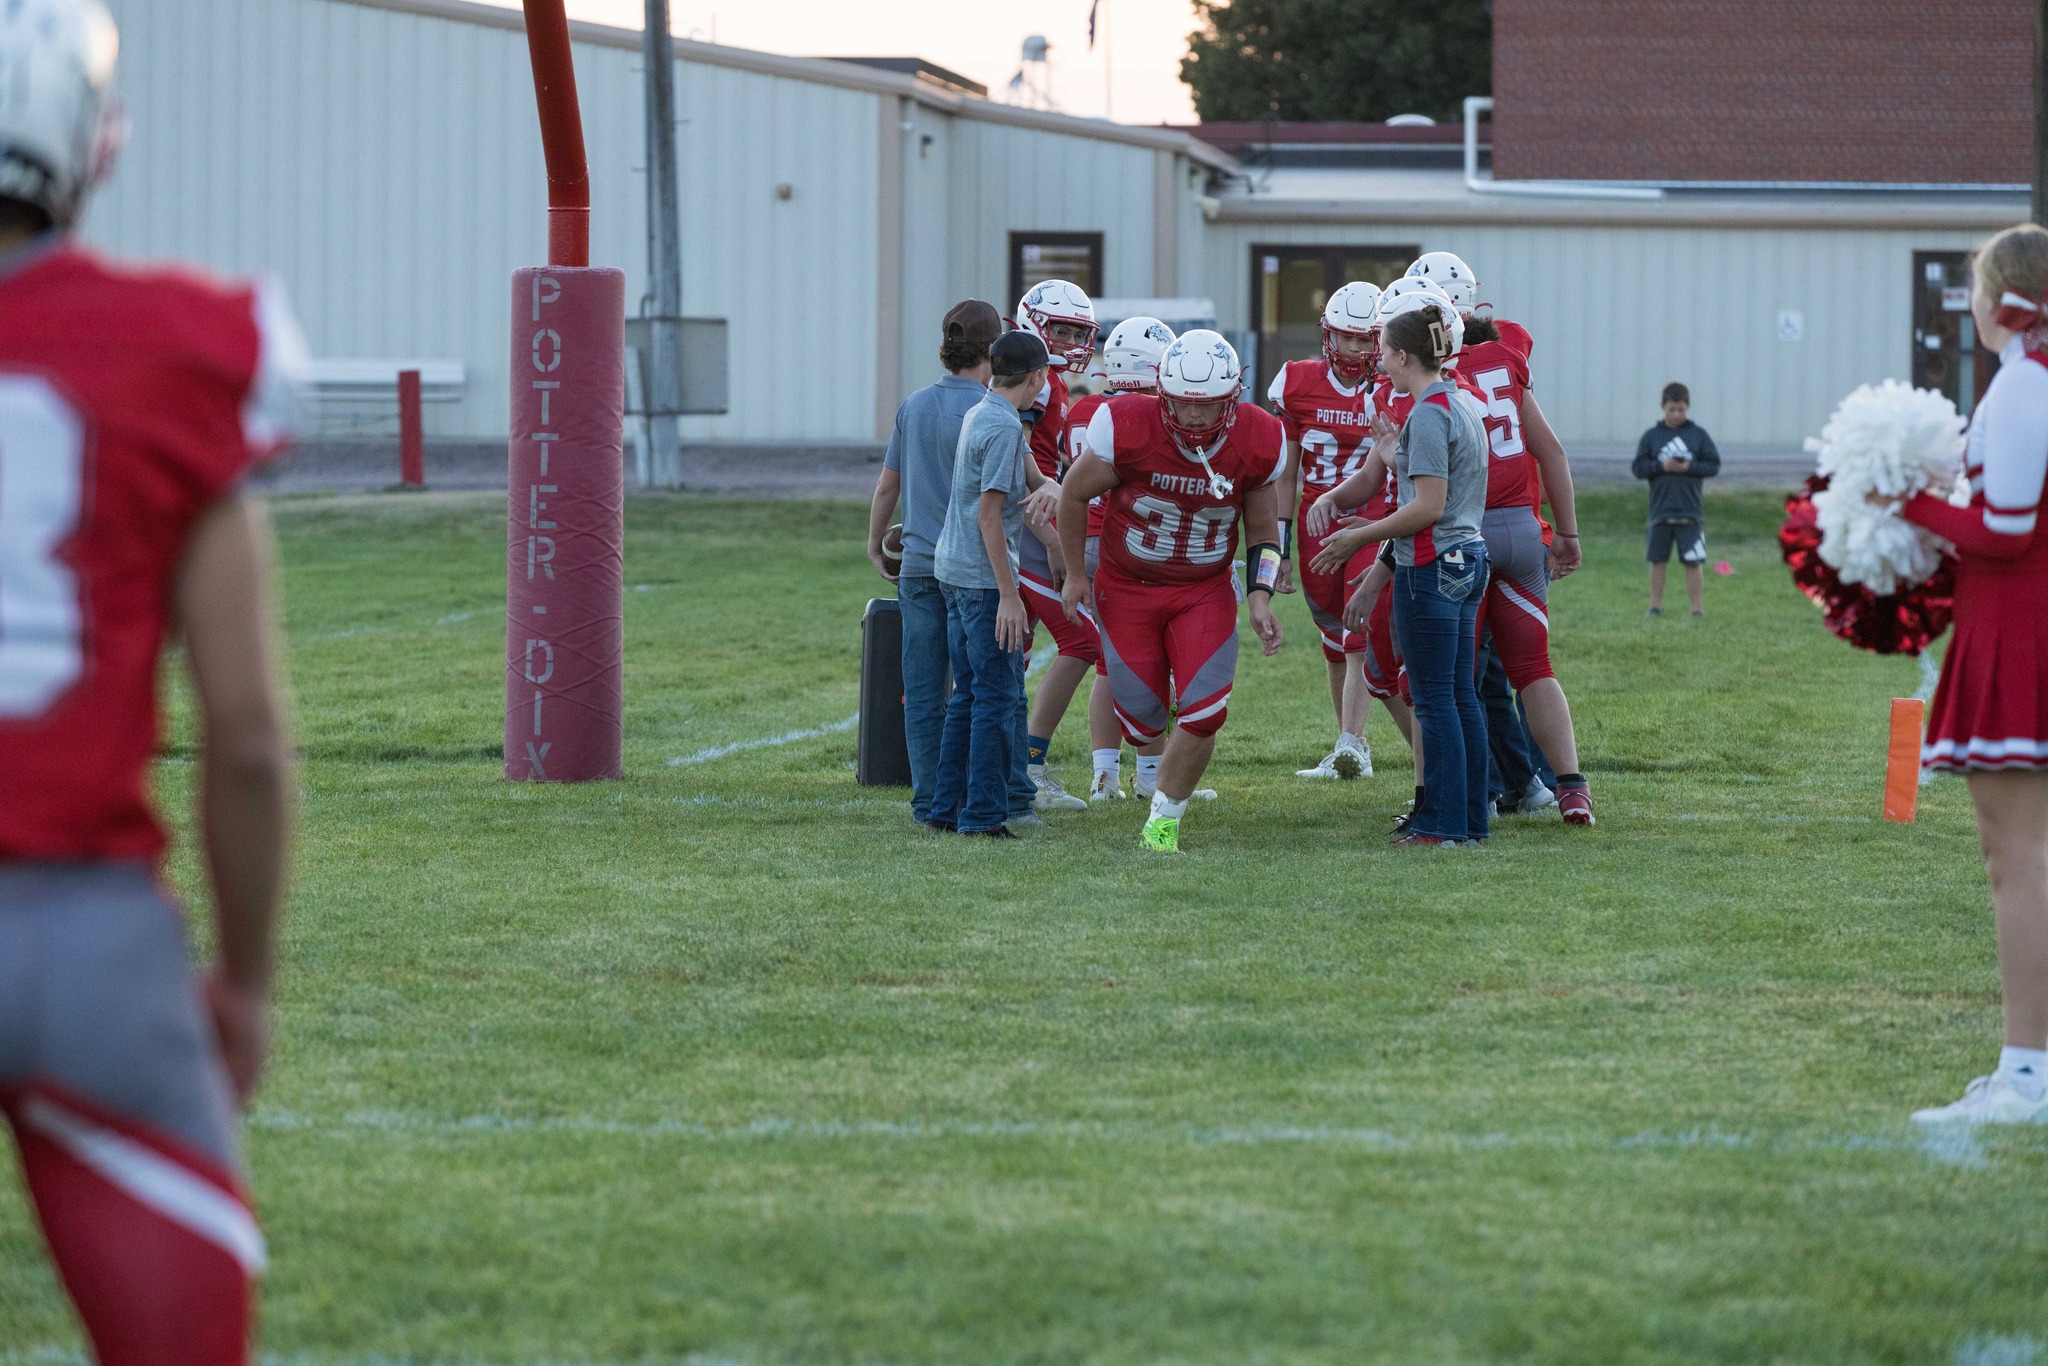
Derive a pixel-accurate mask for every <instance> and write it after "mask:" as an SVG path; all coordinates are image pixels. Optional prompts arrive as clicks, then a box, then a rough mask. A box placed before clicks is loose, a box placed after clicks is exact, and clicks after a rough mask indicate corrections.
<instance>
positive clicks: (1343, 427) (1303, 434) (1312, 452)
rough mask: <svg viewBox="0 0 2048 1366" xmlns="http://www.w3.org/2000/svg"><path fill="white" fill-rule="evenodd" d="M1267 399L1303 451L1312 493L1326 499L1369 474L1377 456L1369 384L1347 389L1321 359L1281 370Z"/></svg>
mask: <svg viewBox="0 0 2048 1366" xmlns="http://www.w3.org/2000/svg"><path fill="white" fill-rule="evenodd" d="M1266 398H1267V401H1268V402H1270V403H1271V404H1272V405H1273V411H1274V412H1275V413H1276V414H1278V415H1279V418H1280V426H1281V429H1282V430H1283V431H1284V432H1285V433H1286V435H1287V438H1288V440H1290V441H1293V442H1294V443H1295V444H1296V445H1298V446H1300V447H1301V481H1302V483H1303V484H1304V485H1306V487H1307V490H1312V491H1313V493H1327V492H1329V491H1330V490H1331V489H1333V488H1335V487H1337V485H1339V484H1341V483H1343V482H1344V481H1345V480H1346V479H1349V478H1350V477H1351V476H1352V475H1354V474H1356V473H1358V472H1359V471H1360V470H1362V469H1364V468H1365V458H1366V457H1367V456H1368V455H1370V454H1372V419H1373V412H1374V408H1373V401H1372V386H1371V385H1370V384H1363V383H1361V384H1360V385H1359V386H1358V387H1357V388H1356V389H1346V388H1345V387H1344V386H1343V385H1341V384H1339V383H1338V382H1337V377H1336V376H1335V375H1333V374H1331V373H1330V366H1329V363H1328V362H1327V361H1325V360H1324V359H1323V358H1322V357H1320V356H1317V357H1315V358H1314V359H1312V360H1291V361H1289V362H1287V364H1285V365H1283V366H1281V367H1280V369H1279V370H1278V371H1276V372H1275V373H1274V375H1273V384H1272V387H1271V388H1270V389H1268V390H1267V391H1266ZM1308 496H1311V495H1310V494H1308V493H1306V492H1305V494H1304V497H1308ZM1281 515H1282V516H1288V515H1291V514H1289V513H1282V514H1281Z"/></svg>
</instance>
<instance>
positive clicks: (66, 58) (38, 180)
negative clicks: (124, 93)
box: [0, 0, 122, 228]
mask: <svg viewBox="0 0 2048 1366" xmlns="http://www.w3.org/2000/svg"><path fill="white" fill-rule="evenodd" d="M119 49H120V36H119V34H118V32H117V31H116V30H115V28H114V20H113V17H112V16H111V15H109V14H108V13H107V9H106V6H105V5H103V4H101V3H100V0H5V3H0V198H4V199H18V200H20V201H22V202H23V203H26V204H31V205H33V206H35V207H36V208H38V209H41V210H42V211H43V212H44V213H46V214H48V215H49V216H50V221H51V223H52V224H53V225H54V226H56V227H60V228H67V227H70V226H71V225H72V224H73V223H75V222H77V221H78V218H79V215H80V213H82V212H83V210H84V208H85V200H86V196H87V195H88V194H89V193H91V191H92V187H93V186H94V185H95V184H97V183H98V182H99V181H100V180H101V179H103V178H104V177H105V176H106V173H107V172H108V171H109V170H111V169H112V168H113V163H114V153H115V152H116V151H117V150H118V149H119V146H120V141H121V132H122V123H121V115H120V109H119V106H118V105H117V104H116V102H115V101H114V99H113V96H112V88H113V81H114V60H115V57H116V56H117V55H118V53H119Z"/></svg>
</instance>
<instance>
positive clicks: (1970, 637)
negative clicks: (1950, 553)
mask: <svg viewBox="0 0 2048 1366" xmlns="http://www.w3.org/2000/svg"><path fill="white" fill-rule="evenodd" d="M1976 280H1977V283H1976V288H1975V291H1974V295H1973V297H1972V299H1971V311H1972V312H1973V313H1974V314H1975V315H1976V319H1977V328H1978V335H1979V336H1980V337H1982V338H1983V340H1984V343H1985V345H1987V346H1989V347H1992V348H1993V349H1995V350H1996V351H1997V352H1998V353H1999V355H1998V359H1999V370H1998V374H1997V376H1996V377H1995V378H1994V379H1993V380H1992V381H1991V387H1990V388H1989V389H1988V390H1987V391H1986V392H1985V394H1984V401H1983V402H1982V403H1981V404H1979V405H1978V407H1977V411H1976V413H1975V415H1974V416H1973V417H1972V418H1971V419H1970V432H1969V440H1968V452H1967V465H1968V470H1969V476H1970V493H1971V497H1970V505H1969V506H1968V507H1967V508H1958V507H1953V506H1951V505H1950V504H1948V503H1945V502H1943V501H1942V500H1940V499H1938V498H1934V497H1931V496H1929V495H1927V494H1925V493H1922V494H1918V495H1916V496H1915V497H1914V498H1913V499H1912V500H1911V501H1910V502H1908V503H1907V504H1906V505H1905V508H1904V513H1905V516H1906V519H1907V520H1908V521H1911V522H1913V523H1915V524H1917V525H1919V526H1923V527H1925V528H1927V529H1928V530H1929V531H1932V532H1934V533H1935V534H1936V535H1939V536H1943V537H1945V538H1947V539H1948V540H1950V541H1952V542H1954V543H1955V547H1956V549H1957V551H1958V552H1960V554H1961V557H1962V563H1961V565H1960V567H1959V569H1958V571H1957V574H1956V613H1955V636H1954V638H1953V639H1952V640H1951V641H1950V642H1949V648H1948V656H1947V658H1946V659H1945V660H1944V661H1943V662H1942V670H1941V685H1940V687H1938V688H1937V689H1936V690H1935V693H1934V708H1933V711H1932V713H1931V715H1930V716H1929V718H1928V723H1927V740H1926V744H1925V746H1924V747H1923V749H1922V750H1921V759H1920V761H1921V763H1922V764H1923V765H1924V766H1925V767H1927V768H1932V769H1940V770H1942V771H1944V772H1948V773H1961V774H1963V775H1964V776H1965V777H1967V778H1968V780H1969V783H1970V800H1971V802H1972V803H1973V804H1974V805H1975V806H1976V808H1977V832H1978V838H1979V842H1980V843H1981V844H1982V846H1983V849H1984V866H1985V868H1986V869H1987V870H1988V871H1989V873H1990V875H1991V900H1992V905H1993V906H1994V908H1995V910H1996V915H1997V922H1998V966H1999V975H2000V977H2001V979H2002V983H2003V987H2004V995H2005V1049H2004V1052H2003V1053H2002V1055H2001V1056H2000V1058H1999V1064H1998V1069H1997V1070H1996V1071H1995V1072H1993V1073H1991V1075H1989V1076H1985V1077H1979V1078H1977V1079H1976V1080H1975V1081H1973V1082H1971V1083H1970V1085H1969V1089H1968V1090H1966V1091H1965V1092H1964V1093H1963V1097H1962V1099H1961V1100H1958V1101H1956V1102H1955V1103H1954V1104H1952V1105H1945V1106H1942V1107H1941V1108H1939V1109H1934V1110H1921V1111H1919V1112H1917V1113H1916V1114H1915V1115H1914V1116H1913V1118H1914V1119H1916V1120H1918V1121H1920V1122H1921V1123H1923V1124H1941V1123H1972V1124H2015V1123H2030V1122H2048V533H2044V534H2036V523H2037V520H2038V518H2039V516H2040V511H2041V501H2042V492H2043V484H2044V482H2048V230H2044V229H2042V228H2039V227H2036V226H2034V225H2033V224H2025V225H2022V226H2020V227H2015V228H2008V229H2006V230H2005V231H2004V232H2001V233H1999V234H1998V235H1997V236H1996V237H1993V238H1992V239H1991V240H1990V241H1989V242H1986V243H1985V244H1984V246H1983V247H1982V248H1981V249H1979V251H1978V253H1977V257H1976Z"/></svg>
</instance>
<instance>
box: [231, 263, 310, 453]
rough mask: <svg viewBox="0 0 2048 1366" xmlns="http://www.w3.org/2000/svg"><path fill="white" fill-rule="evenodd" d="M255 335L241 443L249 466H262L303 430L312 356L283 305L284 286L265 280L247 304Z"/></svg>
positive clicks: (303, 334)
mask: <svg viewBox="0 0 2048 1366" xmlns="http://www.w3.org/2000/svg"><path fill="white" fill-rule="evenodd" d="M250 306H251V309H252V310H253V312H254V314H255V322H256V333H257V357H256V373H255V374H254V375H253V376H251V377H250V381H249V392H248V394H247V396H246V397H245V398H244V399H243V400H242V439H243V440H244V441H245V442H246V443H247V444H248V447H249V457H250V463H252V464H261V463H263V462H264V461H266V460H269V459H270V458H271V457H272V456H274V455H276V454H277V453H278V452H279V451H282V450H283V449H284V448H285V447H286V446H289V445H290V444H291V443H292V442H293V441H294V440H296V439H297V438H298V435H299V433H300V432H301V431H302V430H304V429H305V425H306V410H307V407H308V401H307V400H308V397H309V394H310V392H311V389H312V368H313V355H312V351H311V349H310V348H309V347H308V346H307V345H306V334H305V333H303V332H301V331H300V330H299V321H298V319H297V318H296V317H294V316H293V314H292V308H291V305H290V304H289V303H288V302H286V300H285V293H284V286H282V285H280V284H278V283H277V282H276V281H275V280H268V279H266V280H263V281H261V282H259V283H258V284H257V286H256V288H255V291H254V296H253V298H252V301H251V305H250Z"/></svg>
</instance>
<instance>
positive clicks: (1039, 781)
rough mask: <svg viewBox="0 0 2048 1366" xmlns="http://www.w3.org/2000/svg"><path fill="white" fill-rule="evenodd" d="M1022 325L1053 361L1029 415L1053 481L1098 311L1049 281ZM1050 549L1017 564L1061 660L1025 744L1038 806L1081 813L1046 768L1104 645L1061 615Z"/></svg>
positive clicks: (1028, 609)
mask: <svg viewBox="0 0 2048 1366" xmlns="http://www.w3.org/2000/svg"><path fill="white" fill-rule="evenodd" d="M1016 321H1017V326H1018V328H1019V329H1021V330H1023V331H1025V332H1029V333H1031V334H1032V335H1033V336H1035V337H1037V338H1038V339H1039V340H1040V341H1042V342H1044V343H1045V350H1046V354H1047V355H1049V356H1051V357H1052V370H1051V373H1050V374H1048V375H1047V376H1046V381H1045V391H1044V392H1043V393H1041V394H1040V395H1039V398H1038V402H1037V403H1036V404H1035V405H1033V407H1032V408H1031V409H1030V410H1029V411H1027V412H1026V413H1025V414H1024V423H1025V426H1026V427H1027V428H1029V430H1030V440H1031V456H1032V459H1033V461H1034V462H1035V463H1036V464H1037V466H1038V472H1039V474H1040V475H1042V476H1043V477H1044V478H1046V479H1048V480H1057V479H1058V478H1059V477H1060V438H1061V437H1062V436H1063V435H1064V434H1065V432H1066V429H1067V417H1068V407H1069V403H1068V400H1069V392H1068V388H1067V379H1066V375H1067V372H1069V371H1071V372H1072V373H1074V374H1080V373H1082V372H1083V371H1085V370H1086V369H1087V368H1088V363H1089V361H1090V359H1092V358H1093V356H1094V354H1095V336H1096V332H1097V330H1098V329H1097V327H1096V324H1095V305H1094V303H1093V302H1091V301H1090V300H1089V298H1088V295H1087V292H1086V291H1084V290H1083V289H1082V288H1081V287H1080V286H1079V285H1076V284H1073V283H1071V282H1070V281H1067V280H1045V281H1041V282H1040V283H1038V284H1035V285H1033V286H1032V287H1031V288H1030V289H1029V290H1027V291H1025V294H1024V297H1023V298H1022V299H1019V300H1018V301H1017V319H1016ZM1058 553H1059V552H1058V551H1057V550H1055V549H1049V548H1048V547H1047V546H1046V545H1044V544H1043V543H1042V542H1040V541H1039V539H1038V538H1037V537H1036V536H1026V537H1025V538H1024V545H1023V549H1022V552H1021V555H1020V557H1019V563H1018V576H1017V577H1018V582H1019V586H1020V587H1021V588H1022V590H1023V594H1024V611H1025V614H1026V615H1027V616H1028V617H1030V619H1031V620H1032V621H1033V622H1034V623H1041V624H1043V625H1044V627H1045V629H1046V630H1047V631H1049V632H1050V633H1051V634H1052V638H1053V644H1054V646H1055V647H1056V648H1057V649H1058V650H1059V655H1058V657H1057V658H1056V659H1054V660H1053V662H1052V663H1051V664H1050V665H1049V666H1048V667H1047V668H1046V671H1045V676H1044V677H1043V678H1041V679H1040V680H1039V683H1038V695H1037V696H1036V697H1034V698H1033V699H1032V700H1031V710H1030V719H1029V722H1028V724H1027V726H1026V731H1027V734H1026V736H1025V745H1026V748H1027V750H1028V753H1029V756H1030V757H1029V761H1028V762H1029V769H1028V772H1029V773H1030V776H1031V782H1032V785H1033V786H1034V787H1035V788H1036V789H1037V797H1036V800H1035V803H1034V804H1035V805H1036V806H1037V808H1038V809H1039V810H1040V811H1083V810H1086V809H1087V806H1088V803H1086V802H1084V801H1082V800H1081V799H1080V798H1079V797H1076V796H1074V795H1073V794H1072V793H1071V792H1068V791H1067V789H1066V788H1065V787H1064V786H1062V785H1061V783H1060V782H1059V780H1058V779H1057V778H1054V777H1053V776H1052V774H1051V772H1050V771H1049V770H1048V768H1047V767H1046V762H1045V760H1046V751H1047V749H1048V748H1050V746H1051V744H1052V735H1053V732H1054V731H1056V730H1058V729H1059V724H1060V719H1061V718H1062V717H1064V716H1065V715H1066V714H1067V706H1068V704H1069V703H1071V702H1072V701H1073V700H1074V690H1075V689H1076V688H1078V687H1079V686H1080V685H1081V680H1082V679H1083V678H1086V677H1087V676H1088V671H1089V670H1090V669H1091V668H1093V667H1095V665H1096V664H1097V662H1098V661H1099V660H1100V659H1101V658H1102V645H1101V642H1100V640H1099V639H1098V638H1097V632H1096V629H1095V623H1094V622H1093V621H1091V620H1089V619H1088V618H1086V617H1083V618H1081V619H1079V620H1077V621H1070V620H1068V619H1067V616H1066V614H1065V613H1064V612H1062V611H1061V610H1060V583H1061V581H1062V580H1063V579H1064V578H1066V576H1067V574H1068V566H1067V565H1065V564H1060V565H1057V566H1055V564H1054V563H1053V556H1054V555H1056V554H1058Z"/></svg>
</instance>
